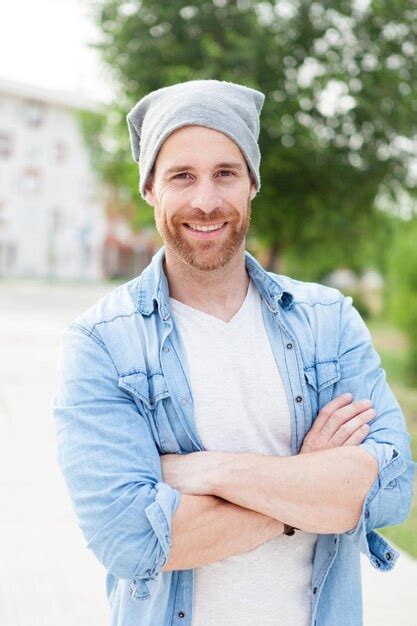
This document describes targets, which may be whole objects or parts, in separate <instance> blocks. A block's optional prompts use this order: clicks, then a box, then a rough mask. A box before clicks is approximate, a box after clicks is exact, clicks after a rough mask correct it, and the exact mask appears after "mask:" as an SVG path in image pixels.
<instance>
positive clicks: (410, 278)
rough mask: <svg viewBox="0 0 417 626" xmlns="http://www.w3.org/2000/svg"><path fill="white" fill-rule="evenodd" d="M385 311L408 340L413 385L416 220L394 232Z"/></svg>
mask: <svg viewBox="0 0 417 626" xmlns="http://www.w3.org/2000/svg"><path fill="white" fill-rule="evenodd" d="M386 297H387V305H388V306H387V308H388V311H389V315H390V317H391V319H392V321H393V322H394V324H397V325H398V326H400V328H402V329H403V330H404V331H405V332H406V334H407V337H408V373H409V379H410V383H413V384H415V383H417V218H414V219H413V220H411V221H410V222H407V223H405V224H403V226H402V228H401V229H400V230H399V231H398V232H397V235H396V237H395V239H394V242H393V244H392V247H391V249H390V253H389V258H388V282H387V290H386Z"/></svg>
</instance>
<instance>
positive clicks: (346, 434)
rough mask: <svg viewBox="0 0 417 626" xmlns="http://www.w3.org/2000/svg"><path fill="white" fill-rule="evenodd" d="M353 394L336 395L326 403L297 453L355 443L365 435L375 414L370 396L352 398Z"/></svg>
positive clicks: (357, 443) (358, 442)
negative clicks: (355, 399) (368, 398)
mask: <svg viewBox="0 0 417 626" xmlns="http://www.w3.org/2000/svg"><path fill="white" fill-rule="evenodd" d="M352 398H353V396H352V394H343V395H341V396H337V398H334V400H332V401H331V402H329V403H328V404H326V405H325V406H324V407H323V408H322V409H321V411H320V412H319V414H318V416H317V417H316V419H315V421H314V424H313V426H312V427H311V429H310V430H309V432H308V433H307V434H306V436H305V437H304V441H303V445H302V447H301V450H300V454H302V453H304V452H315V451H316V450H326V449H328V448H336V447H339V446H357V445H359V444H360V443H362V441H363V440H364V439H365V437H366V435H367V434H368V432H369V429H370V426H369V425H368V424H367V422H369V421H370V420H371V419H372V418H374V417H375V416H376V411H375V410H374V409H373V408H371V407H372V402H371V400H359V401H358V402H352Z"/></svg>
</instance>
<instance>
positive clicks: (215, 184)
mask: <svg viewBox="0 0 417 626" xmlns="http://www.w3.org/2000/svg"><path fill="white" fill-rule="evenodd" d="M145 192H146V199H147V201H148V202H149V204H151V205H152V206H153V207H154V209H155V224H156V227H157V229H158V232H159V234H160V235H161V237H162V239H163V241H164V244H165V245H166V247H167V248H169V249H170V250H171V251H172V252H173V253H174V254H175V255H176V256H177V257H179V258H180V259H181V260H182V261H183V262H185V263H186V264H187V265H189V266H191V267H193V268H195V269H199V270H214V269H218V268H221V267H224V266H225V265H227V264H228V263H229V261H230V259H231V258H232V257H233V256H234V255H235V254H236V252H237V250H238V249H239V248H240V246H241V245H242V242H243V241H244V239H245V237H246V234H247V232H248V229H249V225H250V217H251V201H252V199H253V198H254V196H255V194H256V187H255V184H254V182H253V181H252V179H251V177H250V175H249V171H248V168H247V165H246V161H245V159H244V157H243V155H242V153H241V151H240V149H239V147H238V146H237V145H236V144H235V143H234V141H232V140H231V139H229V137H227V136H226V135H224V134H223V133H221V132H219V131H217V130H213V129H211V128H206V127H204V126H185V127H183V128H180V129H178V130H176V131H175V132H173V133H172V134H171V135H169V136H168V138H167V139H166V140H165V142H164V143H163V145H162V147H161V149H160V151H159V153H158V157H157V159H156V162H155V167H154V175H153V176H152V177H150V179H149V180H148V182H147V185H146V187H145ZM215 225H217V226H220V228H218V229H216V230H213V231H211V232H201V231H198V230H196V229H195V228H193V227H201V226H215Z"/></svg>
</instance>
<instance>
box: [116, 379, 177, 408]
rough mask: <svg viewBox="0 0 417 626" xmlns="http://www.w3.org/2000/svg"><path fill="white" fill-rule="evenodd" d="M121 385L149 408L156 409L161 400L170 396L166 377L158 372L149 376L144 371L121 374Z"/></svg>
mask: <svg viewBox="0 0 417 626" xmlns="http://www.w3.org/2000/svg"><path fill="white" fill-rule="evenodd" d="M119 387H122V388H123V389H126V391H128V392H129V393H131V394H133V395H134V396H136V397H137V398H138V399H139V400H142V402H144V403H145V405H146V406H147V407H148V409H154V408H155V405H156V404H157V402H158V401H159V400H162V398H166V397H167V396H169V391H168V388H167V386H166V382H165V378H164V376H163V375H162V374H158V373H155V374H152V375H151V376H147V375H146V374H145V373H144V372H134V373H132V374H126V375H124V376H120V378H119Z"/></svg>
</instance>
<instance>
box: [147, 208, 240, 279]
mask: <svg viewBox="0 0 417 626" xmlns="http://www.w3.org/2000/svg"><path fill="white" fill-rule="evenodd" d="M241 220H242V221H241ZM226 221H227V222H228V224H227V226H226V232H225V233H222V234H221V235H220V236H219V237H218V238H216V239H211V240H210V239H208V240H203V239H197V238H194V237H193V236H192V235H188V234H187V231H186V227H185V226H184V223H198V224H202V225H204V224H221V223H223V222H226ZM250 221H251V201H250V199H248V202H247V207H246V213H245V215H244V216H243V219H242V216H241V214H240V213H239V212H238V211H236V210H234V211H233V212H232V213H230V214H227V215H222V214H221V212H220V211H217V210H216V211H213V212H212V213H210V215H207V214H206V213H203V212H202V211H200V213H196V212H195V211H193V214H192V216H187V215H185V214H182V215H181V214H175V215H174V216H173V218H172V220H171V223H170V224H169V223H168V221H167V218H166V214H165V213H163V214H161V211H160V209H159V206H158V205H157V204H156V205H155V225H156V228H157V230H158V232H159V234H160V235H161V237H162V239H163V241H164V245H165V246H166V247H167V248H169V250H170V251H171V252H172V253H173V254H174V255H175V256H176V257H178V258H179V259H180V260H181V261H183V263H185V264H186V265H188V266H190V267H192V268H194V269H196V270H200V271H211V270H216V269H220V268H222V267H225V266H226V265H227V264H228V263H229V262H230V260H231V259H232V258H233V257H234V255H235V254H236V252H237V251H238V250H239V248H240V246H241V244H242V242H243V240H244V239H245V237H246V235H247V233H248V230H249V226H250Z"/></svg>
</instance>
